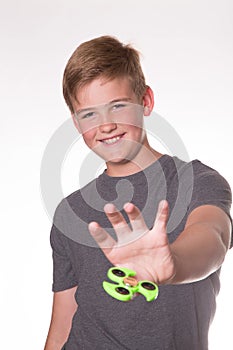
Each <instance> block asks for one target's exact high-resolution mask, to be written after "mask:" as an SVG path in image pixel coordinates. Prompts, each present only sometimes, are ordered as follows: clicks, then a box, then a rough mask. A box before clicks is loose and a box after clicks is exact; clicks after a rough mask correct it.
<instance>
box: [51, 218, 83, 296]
mask: <svg viewBox="0 0 233 350" xmlns="http://www.w3.org/2000/svg"><path fill="white" fill-rule="evenodd" d="M67 240H68V238H67V237H66V236H65V235H64V234H63V233H61V232H60V231H59V230H58V228H57V227H56V226H55V224H53V226H52V228H51V232H50V243H51V247H52V256H53V285H52V290H53V292H59V291H62V290H65V289H69V288H72V287H75V286H77V284H78V282H77V278H76V275H75V272H74V269H73V266H72V262H71V259H70V256H69V248H68V243H67Z"/></svg>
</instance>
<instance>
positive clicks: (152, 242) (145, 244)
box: [89, 200, 175, 284]
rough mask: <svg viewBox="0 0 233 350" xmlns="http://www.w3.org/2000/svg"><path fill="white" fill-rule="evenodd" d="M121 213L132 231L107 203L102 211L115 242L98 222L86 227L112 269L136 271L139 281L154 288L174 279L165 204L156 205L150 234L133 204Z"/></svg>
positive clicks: (128, 204)
mask: <svg viewBox="0 0 233 350" xmlns="http://www.w3.org/2000/svg"><path fill="white" fill-rule="evenodd" d="M124 210H125V212H126V214H127V215H128V217H129V220H130V225H131V228H130V226H129V225H128V224H127V222H126V221H125V219H124V217H123V216H122V214H121V213H120V212H119V211H118V210H117V209H116V207H115V206H114V205H113V204H110V203H109V204H106V205H105V207H104V211H105V213H106V215H107V217H108V219H109V221H110V222H111V224H112V226H113V228H114V230H115V232H116V235H117V241H115V240H114V239H113V238H112V237H111V236H110V235H109V234H108V233H107V232H106V230H104V229H103V228H102V227H101V226H100V225H99V224H98V223H97V222H91V223H90V224H89V231H90V233H91V235H92V236H93V238H94V239H95V240H96V242H97V243H98V245H99V246H100V248H101V249H102V251H103V253H104V254H105V256H106V257H107V259H108V260H109V261H110V262H111V263H112V264H113V265H115V266H119V267H127V268H129V269H132V270H134V271H136V273H137V275H136V277H137V279H139V280H142V279H147V280H150V281H153V282H155V283H157V284H166V283H169V282H170V281H171V280H172V278H173V277H174V275H175V262H174V257H173V256H172V252H171V249H170V245H169V242H168V239H167V231H166V224H167V220H168V203H167V201H165V200H164V201H161V202H160V203H159V207H158V212H157V215H156V219H155V221H154V225H153V228H152V229H151V230H149V229H148V227H147V225H146V223H145V221H144V219H143V217H142V214H141V212H140V210H139V209H138V208H137V207H136V206H135V205H134V204H132V203H127V204H125V205H124Z"/></svg>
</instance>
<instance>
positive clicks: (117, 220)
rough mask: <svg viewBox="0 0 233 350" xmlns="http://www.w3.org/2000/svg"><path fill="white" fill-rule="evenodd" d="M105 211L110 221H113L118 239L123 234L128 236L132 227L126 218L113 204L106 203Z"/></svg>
mask: <svg viewBox="0 0 233 350" xmlns="http://www.w3.org/2000/svg"><path fill="white" fill-rule="evenodd" d="M104 211H105V214H106V215H107V217H108V219H109V221H110V222H111V224H112V226H113V228H114V230H115V232H116V235H117V237H118V239H121V237H122V236H126V235H128V234H129V233H131V229H130V227H129V225H128V224H127V222H126V220H125V218H124V217H123V215H122V214H121V213H120V212H119V210H117V208H116V207H115V206H114V205H113V204H111V203H108V204H106V205H105V206H104Z"/></svg>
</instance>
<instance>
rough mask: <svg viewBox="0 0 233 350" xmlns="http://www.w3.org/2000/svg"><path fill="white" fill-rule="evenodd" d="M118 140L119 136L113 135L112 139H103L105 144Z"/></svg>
mask: <svg viewBox="0 0 233 350" xmlns="http://www.w3.org/2000/svg"><path fill="white" fill-rule="evenodd" d="M118 140H120V136H117V137H113V138H112V139H108V140H103V143H106V144H107V145H111V144H112V143H115V142H117V141H118Z"/></svg>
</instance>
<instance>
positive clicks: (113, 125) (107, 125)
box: [99, 122, 117, 133]
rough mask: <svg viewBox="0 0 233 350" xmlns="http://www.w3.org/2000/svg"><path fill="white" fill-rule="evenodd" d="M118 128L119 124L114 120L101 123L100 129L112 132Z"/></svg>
mask: <svg viewBox="0 0 233 350" xmlns="http://www.w3.org/2000/svg"><path fill="white" fill-rule="evenodd" d="M116 128H117V124H116V123H114V122H105V123H103V124H100V125H99V130H100V132H102V133H110V132H111V131H113V130H115V129H116Z"/></svg>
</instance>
